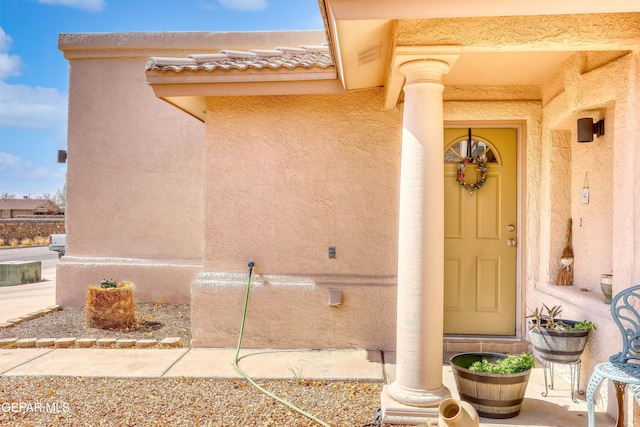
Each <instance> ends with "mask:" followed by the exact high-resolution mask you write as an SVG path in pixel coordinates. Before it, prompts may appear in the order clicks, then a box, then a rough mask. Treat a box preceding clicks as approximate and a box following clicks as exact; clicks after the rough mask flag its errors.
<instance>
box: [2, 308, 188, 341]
mask: <svg viewBox="0 0 640 427" xmlns="http://www.w3.org/2000/svg"><path fill="white" fill-rule="evenodd" d="M136 319H137V324H136V325H135V326H134V327H132V328H130V329H128V330H108V329H98V328H87V327H86V321H85V309H84V307H63V308H62V310H58V311H55V312H53V313H51V314H47V315H44V316H42V317H38V318H37V319H33V320H29V321H27V322H22V323H20V324H18V325H16V326H14V327H12V328H7V329H2V330H0V338H70V337H75V338H118V339H120V338H128V339H157V340H158V341H160V340H162V339H164V338H168V337H180V338H181V339H182V345H183V346H189V342H190V329H191V307H190V306H189V304H136Z"/></svg>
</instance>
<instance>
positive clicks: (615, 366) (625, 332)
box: [587, 286, 640, 427]
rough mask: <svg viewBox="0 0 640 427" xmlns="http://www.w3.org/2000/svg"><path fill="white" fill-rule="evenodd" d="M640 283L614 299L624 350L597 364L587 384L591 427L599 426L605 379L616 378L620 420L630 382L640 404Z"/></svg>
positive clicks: (620, 421) (620, 422)
mask: <svg viewBox="0 0 640 427" xmlns="http://www.w3.org/2000/svg"><path fill="white" fill-rule="evenodd" d="M639 310H640V286H634V287H631V288H628V289H625V290H623V291H622V292H620V293H618V294H616V296H614V297H613V299H612V300H611V316H612V317H613V320H614V321H615V322H616V325H618V328H620V332H621V333H622V351H620V352H619V353H618V354H615V355H613V356H611V357H609V362H605V363H600V364H598V365H596V367H595V368H594V370H593V374H591V378H590V379H589V385H588V386H587V410H588V413H589V427H595V424H594V423H595V421H594V401H593V397H594V395H595V393H596V390H597V389H598V387H599V386H600V384H601V383H602V381H604V380H605V379H608V380H611V381H613V383H614V384H615V387H616V398H617V401H618V422H617V424H616V427H623V424H624V392H625V388H626V386H627V384H628V385H629V388H630V389H631V390H632V391H633V395H634V396H635V398H636V400H637V401H638V403H639V404H640V313H638V311H639Z"/></svg>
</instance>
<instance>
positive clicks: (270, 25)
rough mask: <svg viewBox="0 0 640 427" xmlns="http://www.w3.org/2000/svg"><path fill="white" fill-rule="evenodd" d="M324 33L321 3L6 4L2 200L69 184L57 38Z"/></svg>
mask: <svg viewBox="0 0 640 427" xmlns="http://www.w3.org/2000/svg"><path fill="white" fill-rule="evenodd" d="M322 28H323V25H322V18H321V16H320V12H319V9H318V2H317V0H0V194H2V193H9V194H12V195H15V196H16V197H18V198H21V197H25V196H29V197H31V198H36V197H39V196H41V195H42V194H45V193H48V194H51V195H53V194H55V193H56V191H58V190H59V189H61V188H62V187H63V186H64V184H65V180H66V164H60V163H57V154H58V150H66V148H67V93H68V73H69V64H68V62H67V60H66V59H64V56H63V54H62V52H60V51H59V50H58V34H61V33H105V32H107V33H110V32H128V31H214V32H218V31H277V30H318V29H322Z"/></svg>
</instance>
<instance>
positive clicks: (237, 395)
mask: <svg viewBox="0 0 640 427" xmlns="http://www.w3.org/2000/svg"><path fill="white" fill-rule="evenodd" d="M116 351H120V350H116ZM122 351H125V350H122ZM258 383H259V384H260V385H261V386H262V387H265V388H266V389H268V390H269V391H272V392H274V393H275V394H277V395H278V396H280V397H282V398H284V399H286V400H288V401H290V402H292V403H293V404H295V405H298V406H299V407H300V408H301V409H303V410H305V411H308V412H309V413H311V414H312V415H313V416H315V417H317V418H319V419H321V420H322V421H324V422H325V423H327V424H329V425H331V426H334V427H338V426H343V427H358V426H367V425H370V426H374V425H376V426H377V425H379V424H376V423H375V422H374V421H375V415H376V411H377V409H378V407H379V405H380V392H381V390H382V384H381V383H353V382H342V381H340V382H328V381H310V380H307V381H298V382H294V381H260V382H258ZM21 405H22V406H21ZM47 405H48V406H47ZM0 407H1V408H2V410H1V411H0V425H3V426H5V425H6V426H16V427H17V426H25V427H26V426H83V427H84V426H160V425H167V426H220V427H222V426H224V427H231V426H281V427H288V426H313V425H318V424H317V423H315V422H313V421H311V420H309V419H307V418H305V417H303V416H302V415H299V414H297V413H295V412H294V411H292V410H290V409H289V408H287V407H285V406H283V405H282V404H280V403H278V402H276V401H274V400H273V399H271V398H269V397H267V396H265V395H263V394H262V393H260V392H258V391H257V390H256V389H255V388H253V387H252V386H251V385H249V384H248V383H247V382H246V381H244V380H214V379H192V378H171V379H169V378H167V379H114V378H109V379H106V378H73V377H5V378H2V382H0ZM396 427H397V426H396Z"/></svg>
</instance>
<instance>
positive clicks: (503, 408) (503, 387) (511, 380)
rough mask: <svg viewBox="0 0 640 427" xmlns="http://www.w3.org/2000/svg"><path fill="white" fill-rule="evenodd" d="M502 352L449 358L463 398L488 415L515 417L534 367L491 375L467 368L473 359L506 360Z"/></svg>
mask: <svg viewBox="0 0 640 427" xmlns="http://www.w3.org/2000/svg"><path fill="white" fill-rule="evenodd" d="M506 358H507V355H505V354H500V353H461V354H456V355H455V356H453V357H452V358H451V359H450V362H451V368H452V370H453V376H454V378H455V380H456V386H457V387H458V393H459V394H460V399H461V400H463V401H465V402H469V403H470V404H471V405H472V406H473V407H474V408H475V410H476V411H477V412H478V415H480V416H481V417H485V418H498V419H504V418H513V417H515V416H517V415H518V414H519V413H520V409H521V407H522V402H523V401H524V394H525V391H526V389H527V384H528V383H529V375H530V374H531V370H530V369H529V370H528V371H524V372H519V373H517V374H490V373H486V372H473V371H470V370H469V369H467V368H468V367H469V366H471V365H472V364H473V363H474V362H477V361H481V360H482V359H486V360H488V361H489V362H495V361H496V360H500V359H506Z"/></svg>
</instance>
